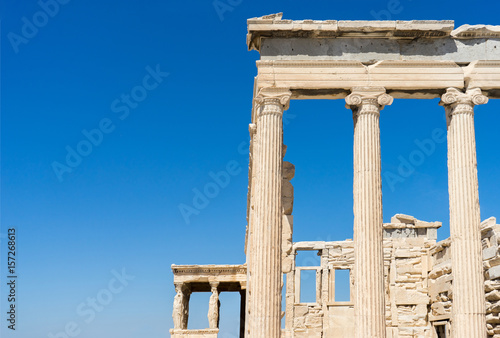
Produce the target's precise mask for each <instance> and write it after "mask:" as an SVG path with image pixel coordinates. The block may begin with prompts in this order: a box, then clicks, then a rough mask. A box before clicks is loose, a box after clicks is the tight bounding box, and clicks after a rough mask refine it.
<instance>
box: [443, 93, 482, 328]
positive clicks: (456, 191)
mask: <svg viewBox="0 0 500 338" xmlns="http://www.w3.org/2000/svg"><path fill="white" fill-rule="evenodd" d="M487 101H488V99H487V97H486V96H484V95H482V94H481V90H479V89H471V90H468V91H467V92H466V93H463V92H461V91H459V90H457V89H455V88H449V89H448V90H447V92H446V94H444V95H443V96H442V99H441V104H442V105H444V107H445V109H446V116H447V124H448V187H449V195H450V234H451V240H452V244H451V253H452V272H453V305H452V309H453V317H452V319H453V322H452V323H453V324H452V328H453V337H457V338H458V337H463V338H479V337H481V338H484V337H486V321H485V295H484V276H483V259H482V248H481V230H480V224H481V218H480V217H481V216H480V210H479V192H478V180H477V158H476V139H475V132H474V106H475V105H477V104H484V103H486V102H487Z"/></svg>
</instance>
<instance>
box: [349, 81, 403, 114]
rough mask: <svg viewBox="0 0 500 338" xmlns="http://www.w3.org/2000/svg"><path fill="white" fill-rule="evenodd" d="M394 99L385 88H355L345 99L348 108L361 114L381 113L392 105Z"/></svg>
mask: <svg viewBox="0 0 500 338" xmlns="http://www.w3.org/2000/svg"><path fill="white" fill-rule="evenodd" d="M393 100H394V99H393V97H392V96H390V95H389V94H387V93H386V92H385V88H383V87H354V88H353V89H352V90H351V94H350V95H348V96H347V97H346V98H345V102H346V108H348V109H352V110H353V111H354V112H357V113H358V114H360V113H379V111H380V110H382V109H384V106H388V105H391V104H392V101H393Z"/></svg>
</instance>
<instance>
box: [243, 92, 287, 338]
mask: <svg viewBox="0 0 500 338" xmlns="http://www.w3.org/2000/svg"><path fill="white" fill-rule="evenodd" d="M290 96H291V93H290V92H289V91H288V90H287V89H281V88H265V89H262V90H261V91H260V92H259V94H258V95H257V97H256V98H255V100H256V102H257V103H258V104H259V105H258V108H257V115H256V121H255V122H256V123H255V124H256V139H255V140H256V141H257V144H256V145H255V147H254V148H253V151H254V157H253V159H254V161H255V163H254V168H255V170H256V173H255V176H254V177H255V178H256V182H255V185H254V187H255V192H254V194H253V197H252V198H253V199H254V200H255V201H254V202H253V203H252V205H253V207H254V210H253V212H252V218H253V222H252V225H253V227H254V229H253V231H252V240H251V245H252V248H251V250H250V254H251V255H252V257H251V259H250V260H249V262H251V265H252V266H251V268H250V271H251V289H250V296H251V301H250V309H249V318H248V320H249V331H250V335H249V336H250V337H266V338H278V337H280V333H281V236H282V233H281V232H282V217H283V216H282V214H283V211H282V203H281V184H282V160H283V156H282V147H283V111H284V110H285V109H286V108H287V107H288V103H289V100H290Z"/></svg>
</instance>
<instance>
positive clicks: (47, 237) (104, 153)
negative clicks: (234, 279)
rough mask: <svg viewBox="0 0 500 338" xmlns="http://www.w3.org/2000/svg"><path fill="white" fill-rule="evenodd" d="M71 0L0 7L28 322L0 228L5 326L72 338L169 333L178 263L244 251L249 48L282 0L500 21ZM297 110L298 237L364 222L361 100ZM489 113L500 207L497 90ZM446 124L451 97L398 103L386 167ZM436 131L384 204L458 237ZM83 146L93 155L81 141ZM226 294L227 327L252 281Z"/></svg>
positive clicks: (12, 209)
mask: <svg viewBox="0 0 500 338" xmlns="http://www.w3.org/2000/svg"><path fill="white" fill-rule="evenodd" d="M60 2H61V3H64V4H59V5H58V7H59V8H57V7H55V6H54V5H53V4H54V1H52V2H51V1H47V2H44V0H42V2H41V4H40V3H37V2H36V1H2V2H1V5H0V6H1V7H0V8H1V20H2V21H1V37H2V43H1V80H2V81H1V85H2V87H1V126H2V128H1V202H2V203H1V233H2V234H3V235H4V236H5V234H6V232H7V229H8V228H10V227H15V228H16V229H17V241H18V243H17V256H16V257H17V260H18V261H17V262H18V267H17V271H16V273H17V274H18V276H19V277H18V282H17V283H18V284H17V296H18V301H17V302H16V305H17V306H16V316H17V325H16V329H17V330H16V333H15V334H13V333H12V332H10V331H11V330H9V329H7V327H6V323H7V322H6V320H5V318H6V314H5V312H6V311H7V305H8V303H7V294H6V293H5V289H6V288H5V286H6V285H5V283H6V282H7V281H6V275H7V271H6V258H5V255H6V251H7V247H6V238H5V237H2V238H1V241H2V243H1V248H0V250H1V251H0V252H1V253H0V257H1V270H0V271H1V281H2V282H1V283H2V286H1V287H0V289H1V290H2V292H1V295H0V296H1V299H0V304H1V305H2V309H1V312H0V317H1V318H0V320H1V335H2V337H5V338H9V337H17V338H34V337H40V338H46V337H51V335H50V334H53V336H54V337H59V338H60V337H64V335H56V334H57V333H60V332H63V331H64V330H65V329H67V330H69V332H71V333H73V334H76V335H75V336H77V337H80V338H86V337H92V338H104V337H106V338H108V337H121V338H142V337H148V338H157V337H168V336H169V334H168V329H169V328H171V327H172V318H171V311H172V301H173V296H174V287H173V283H172V281H173V278H172V273H171V270H170V265H171V264H172V263H176V264H210V263H217V264H237V263H243V262H244V261H245V256H244V252H243V246H244V236H245V224H246V220H245V215H246V193H247V183H248V177H247V166H248V154H247V152H246V151H245V150H246V149H247V143H246V142H248V138H249V136H248V123H249V122H250V109H251V99H252V86H253V77H254V76H255V74H256V67H255V60H256V59H257V58H258V53H257V52H255V51H252V52H248V51H247V48H246V44H245V38H246V19H247V18H251V17H256V16H261V15H265V14H270V13H276V12H280V11H283V12H284V18H286V19H296V20H299V19H337V20H356V19H359V20H373V19H377V18H380V19H398V20H411V19H440V20H441V19H451V20H455V23H456V26H457V27H458V26H459V25H461V24H465V23H469V24H481V23H484V24H496V25H500V21H499V17H498V12H499V9H500V5H498V3H497V2H493V1H477V2H475V3H474V4H472V3H471V2H466V1H427V0H425V1H424V0H422V1H415V0H413V1H410V0H400V1H394V0H391V1H387V0H384V1H351V2H349V1H326V0H310V1H307V2H300V1H294V0H287V1H285V0H282V1H261V0H253V1H249V0H242V1H241V0H231V1H229V0H222V2H223V3H225V4H226V5H227V6H230V9H231V10H227V11H225V12H224V13H222V14H221V15H219V14H220V13H219V14H218V13H217V11H216V9H215V7H214V4H213V2H212V1H211V0H208V1H190V0H185V1H175V2H173V1H147V2H144V1H142V2H141V1H130V0H124V1H120V2H117V1H95V0H87V1H77V0H71V1H68V0H65V1H63V0H60ZM46 3H51V4H52V5H51V6H48V5H44V4H46ZM230 3H231V4H230ZM42 7H46V10H47V11H48V12H50V14H51V15H50V16H49V15H46V14H45V15H44V14H43V13H42V14H40V13H41V12H40V11H41V10H42ZM226 9H227V8H226ZM382 11H385V12H382ZM34 23H36V25H38V26H36V25H34ZM167 73H168V74H167ZM151 74H153V75H151ZM145 88H147V89H145ZM286 114H287V116H288V117H289V118H288V122H289V123H288V124H286V125H285V136H284V140H285V143H286V144H287V145H288V152H287V155H286V160H288V161H290V162H292V163H294V164H295V165H296V176H295V178H294V179H293V181H292V183H293V184H294V186H295V208H294V215H295V224H294V230H295V233H294V240H342V239H345V238H352V221H353V216H352V129H353V127H352V118H351V112H350V111H348V110H346V109H345V108H344V102H343V101H342V100H336V101H293V102H292V103H291V106H290V109H289V111H288V112H287V113H286ZM476 116H477V117H476V132H477V147H478V161H479V184H480V202H481V208H482V209H481V214H482V218H483V219H485V218H487V217H490V216H499V217H500V193H499V191H500V186H499V179H498V177H499V176H500V169H499V168H500V159H499V156H498V155H499V150H498V149H499V147H500V140H499V138H498V136H497V135H498V126H499V125H500V103H499V102H498V101H495V100H491V101H490V103H489V104H488V105H486V106H481V107H478V108H477V115H476ZM95 129H99V131H95ZM436 129H438V130H445V120H444V112H443V109H442V107H440V106H438V100H427V101H412V100H396V101H395V102H394V103H393V105H392V106H390V107H387V108H386V109H385V110H384V111H383V112H382V116H381V132H382V162H383V163H382V164H383V172H384V175H387V173H388V172H392V173H397V170H398V169H397V168H398V166H399V165H400V163H401V161H402V160H401V159H403V160H405V159H406V160H408V159H409V157H410V156H411V154H412V152H414V151H415V150H418V147H417V146H416V144H415V140H420V141H422V140H424V139H430V138H431V136H432V133H433V131H434V130H436ZM85 134H86V135H87V136H86V135H85ZM89 138H90V140H92V142H93V143H94V144H92V143H90V141H89ZM435 145H436V149H435V151H433V152H432V153H431V154H430V155H428V156H426V157H425V159H424V161H423V163H422V164H419V165H417V166H416V167H415V170H414V172H413V173H412V174H411V175H409V177H406V178H405V179H404V180H403V182H397V183H396V184H394V185H393V186H392V187H391V186H390V185H389V184H388V182H387V180H385V181H384V184H383V194H384V196H383V198H384V200H383V201H384V220H385V221H389V220H390V217H391V216H392V215H394V214H395V213H407V214H411V215H414V216H416V217H417V218H419V219H423V220H428V221H443V224H444V226H443V228H442V229H441V230H440V232H439V238H440V239H444V238H446V237H447V236H448V233H449V230H448V219H449V216H448V194H447V169H446V143H445V142H444V143H436V144H435ZM77 148H78V149H79V151H80V152H81V153H84V154H85V155H86V156H81V158H79V157H77V156H75V154H74V153H73V151H75V149H77ZM68 154H69V155H68ZM67 157H68V158H67ZM69 164H70V165H69ZM228 165H229V166H230V167H231V172H232V173H233V174H234V175H232V176H231V180H230V182H229V184H228V185H227V186H226V187H224V188H222V189H219V190H220V191H218V192H214V191H212V193H213V197H212V198H210V199H209V201H208V202H209V203H208V205H206V206H204V207H203V208H201V210H199V213H198V214H197V215H191V216H190V217H189V224H187V223H186V221H185V218H184V217H183V215H182V214H181V212H180V209H179V205H181V204H185V205H188V206H189V205H191V206H192V205H193V197H194V195H195V192H194V191H193V189H198V190H203V189H204V188H205V187H206V186H207V185H209V186H211V185H210V184H211V183H213V182H214V179H213V178H212V177H211V176H210V173H211V172H213V173H218V172H220V171H222V170H226V167H227V166H228ZM54 168H55V169H56V170H54ZM212 187H213V186H212ZM215 195H216V196H215ZM123 269H125V271H124V270H123ZM112 271H114V272H112ZM124 274H125V275H124ZM116 275H119V276H120V278H118V277H116ZM131 276H134V278H133V279H132V277H131ZM199 297H200V298H198V295H197V296H196V297H195V298H197V299H194V300H193V305H192V311H193V312H198V315H193V317H192V325H194V326H193V327H205V326H206V321H207V319H206V312H205V305H206V304H208V298H207V299H205V298H203V297H204V296H201V295H200V296H199ZM223 297H225V298H224V299H227V302H226V301H225V300H224V299H223V300H222V302H223V310H222V311H223V316H226V317H225V318H227V319H226V321H225V322H224V323H223V326H224V328H223V329H224V333H223V334H221V337H236V334H237V331H236V326H237V313H238V312H237V302H238V297H236V296H235V295H223ZM92 299H98V303H96V304H97V305H95V307H94V308H93V307H92ZM100 304H105V305H103V306H101V305H100ZM224 304H227V305H224ZM206 307H207V308H208V305H206ZM221 325H222V324H221ZM75 332H76V333H75Z"/></svg>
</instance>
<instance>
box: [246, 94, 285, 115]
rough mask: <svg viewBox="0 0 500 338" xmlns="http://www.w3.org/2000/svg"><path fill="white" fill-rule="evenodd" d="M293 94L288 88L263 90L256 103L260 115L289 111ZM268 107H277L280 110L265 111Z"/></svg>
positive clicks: (256, 98)
mask: <svg viewBox="0 0 500 338" xmlns="http://www.w3.org/2000/svg"><path fill="white" fill-rule="evenodd" d="M291 96H292V93H291V92H290V90H289V89H288V88H275V87H270V88H262V89H261V90H260V91H259V93H258V94H257V96H256V97H255V102H256V103H257V106H258V109H259V115H261V114H266V113H271V112H278V111H281V113H283V110H287V109H288V107H289V105H290V98H291ZM266 106H275V107H277V108H278V109H264V108H265V107H266Z"/></svg>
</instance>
